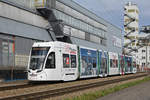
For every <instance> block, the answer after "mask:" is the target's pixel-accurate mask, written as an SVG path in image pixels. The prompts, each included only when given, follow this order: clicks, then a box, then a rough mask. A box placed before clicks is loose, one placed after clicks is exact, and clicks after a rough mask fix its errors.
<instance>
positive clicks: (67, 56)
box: [63, 54, 70, 68]
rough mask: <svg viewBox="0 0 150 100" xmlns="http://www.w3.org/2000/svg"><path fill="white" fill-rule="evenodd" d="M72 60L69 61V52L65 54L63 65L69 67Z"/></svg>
mask: <svg viewBox="0 0 150 100" xmlns="http://www.w3.org/2000/svg"><path fill="white" fill-rule="evenodd" d="M69 65H70V61H69V54H63V67H64V68H69Z"/></svg>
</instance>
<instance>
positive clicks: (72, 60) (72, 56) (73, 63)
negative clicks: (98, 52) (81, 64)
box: [71, 55, 76, 68]
mask: <svg viewBox="0 0 150 100" xmlns="http://www.w3.org/2000/svg"><path fill="white" fill-rule="evenodd" d="M71 68H76V55H71Z"/></svg>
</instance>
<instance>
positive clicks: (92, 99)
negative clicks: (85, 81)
mask: <svg viewBox="0 0 150 100" xmlns="http://www.w3.org/2000/svg"><path fill="white" fill-rule="evenodd" d="M149 80H150V77H145V78H144V79H142V80H136V81H133V82H128V83H124V84H121V85H116V86H114V87H113V88H109V89H104V90H100V91H96V92H92V93H85V94H83V95H80V96H77V97H73V98H67V99H65V100H96V99H98V98H100V97H103V96H106V95H108V94H110V93H114V92H116V91H119V90H122V89H125V88H128V87H131V86H135V85H137V84H140V83H143V82H147V81H149Z"/></svg>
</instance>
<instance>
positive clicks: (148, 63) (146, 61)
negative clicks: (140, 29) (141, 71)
mask: <svg viewBox="0 0 150 100" xmlns="http://www.w3.org/2000/svg"><path fill="white" fill-rule="evenodd" d="M149 38H150V35H149V34H144V33H141V34H139V39H141V44H142V45H144V47H142V48H140V49H139V50H138V53H137V55H138V56H137V57H138V59H139V60H140V62H139V63H140V65H141V66H142V67H149V68H150V40H149Z"/></svg>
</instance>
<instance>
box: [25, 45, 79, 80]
mask: <svg viewBox="0 0 150 100" xmlns="http://www.w3.org/2000/svg"><path fill="white" fill-rule="evenodd" d="M77 63H78V61H77V46H76V45H72V44H67V43H61V42H43V43H34V45H33V47H32V51H31V57H30V62H29V65H28V66H29V67H28V80H30V81H58V80H63V81H71V80H76V79H77V78H78V74H79V73H78V67H77Z"/></svg>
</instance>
